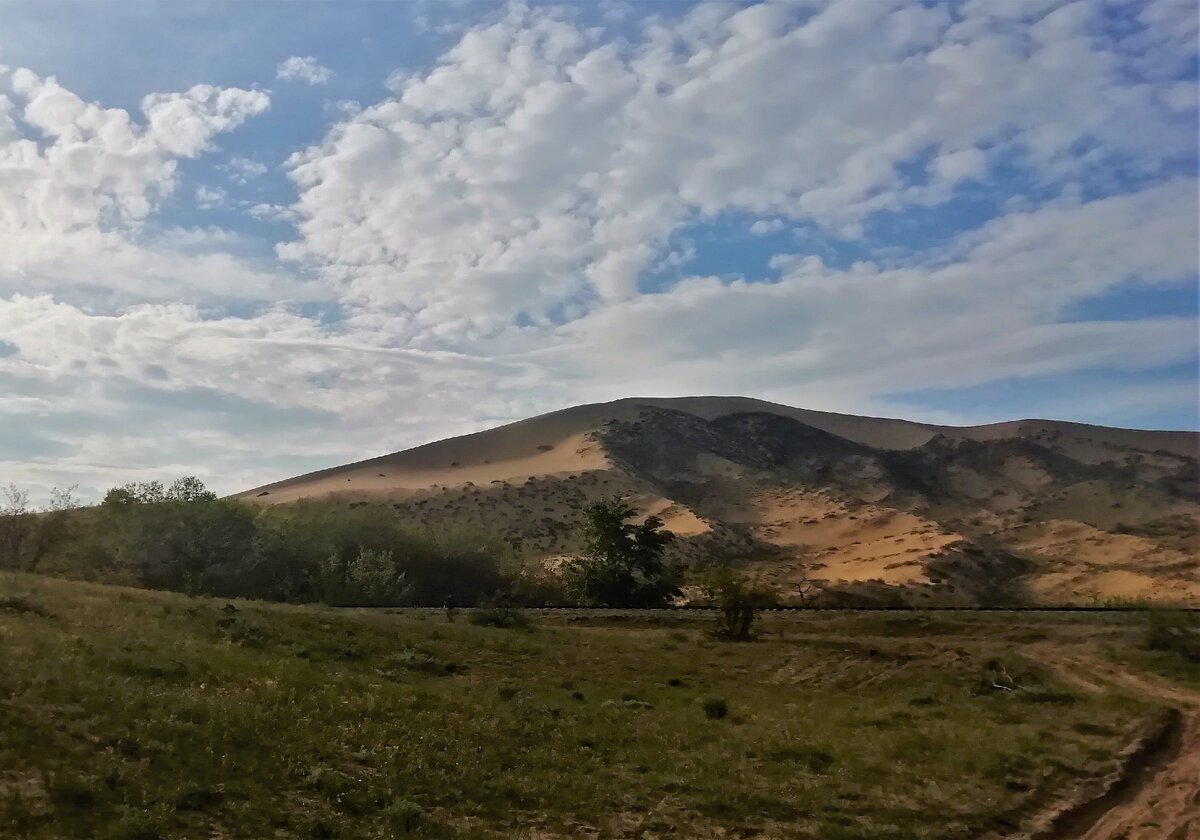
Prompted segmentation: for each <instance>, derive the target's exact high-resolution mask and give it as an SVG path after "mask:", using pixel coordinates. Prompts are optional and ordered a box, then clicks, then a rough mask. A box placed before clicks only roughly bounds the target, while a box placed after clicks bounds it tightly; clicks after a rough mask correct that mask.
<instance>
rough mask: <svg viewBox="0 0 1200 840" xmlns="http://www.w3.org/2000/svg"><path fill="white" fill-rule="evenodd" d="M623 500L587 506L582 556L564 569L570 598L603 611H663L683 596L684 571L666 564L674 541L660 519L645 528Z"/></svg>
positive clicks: (649, 520)
mask: <svg viewBox="0 0 1200 840" xmlns="http://www.w3.org/2000/svg"><path fill="white" fill-rule="evenodd" d="M636 514H637V512H636V511H635V510H634V509H633V508H632V507H630V505H629V501H628V500H627V499H625V498H624V497H622V496H614V497H612V498H609V499H601V500H599V501H596V502H593V503H592V504H590V505H588V507H587V509H586V511H585V517H586V518H585V522H584V526H583V534H582V536H583V552H582V554H581V555H580V556H579V557H576V558H574V559H572V560H571V561H569V562H568V563H567V565H566V567H565V569H564V582H565V584H566V587H567V590H568V592H569V593H570V594H571V595H572V596H573V597H574V598H575V599H576V600H578V601H579V602H581V603H584V604H588V605H591V606H604V607H661V606H665V605H667V604H668V603H670V602H671V599H673V598H675V597H676V596H678V595H679V594H680V590H679V578H680V574H679V569H678V568H676V567H675V566H673V565H671V564H668V563H667V562H666V560H665V558H664V552H665V549H666V547H667V545H669V544H670V542H671V541H672V540H673V539H674V538H675V535H674V534H672V533H671V532H670V531H668V530H666V529H664V528H663V527H662V520H661V519H659V518H658V517H657V516H648V517H646V519H645V521H643V522H642V523H641V524H633V523H631V522H628V521H627V520H629V519H632V518H633V517H634V516H636Z"/></svg>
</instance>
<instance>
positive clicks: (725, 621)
mask: <svg viewBox="0 0 1200 840" xmlns="http://www.w3.org/2000/svg"><path fill="white" fill-rule="evenodd" d="M704 591H705V594H706V595H707V597H708V598H709V599H710V600H711V601H712V602H713V604H714V606H716V608H717V636H718V637H719V638H722V639H728V640H730V641H747V640H749V639H752V638H753V637H754V636H753V632H752V628H753V625H754V618H755V616H756V615H757V613H758V610H759V609H760V608H762V607H764V606H766V605H767V604H769V603H770V601H771V598H770V595H769V593H768V592H767V591H766V590H765V589H762V588H760V587H757V586H755V585H754V584H752V583H751V582H750V581H749V580H748V579H747V578H745V577H743V576H741V575H738V574H737V573H735V572H734V571H733V569H732V568H730V567H729V566H721V567H719V568H718V569H716V570H714V571H713V572H712V573H711V574H710V576H709V579H708V581H707V582H706V584H705V586H704Z"/></svg>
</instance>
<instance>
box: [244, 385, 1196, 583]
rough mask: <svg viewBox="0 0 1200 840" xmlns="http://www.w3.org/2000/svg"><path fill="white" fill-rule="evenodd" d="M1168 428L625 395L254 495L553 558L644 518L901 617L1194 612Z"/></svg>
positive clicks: (681, 550) (1176, 457)
mask: <svg viewBox="0 0 1200 840" xmlns="http://www.w3.org/2000/svg"><path fill="white" fill-rule="evenodd" d="M1198 449H1200V437H1198V436H1197V435H1195V434H1192V433H1185V432H1154V431H1136V430H1126V429H1109V428H1104V427H1097V426H1087V425H1082V424H1075V423H1064V422H1057V421H1048V420H1025V421H1016V422H1011V423H1000V424H993V425H987V426H975V427H939V426H933V425H928V424H921V423H912V422H908V421H904V420H894V419H884V418H872V417H854V416H848V415H838V414H830V413H826V412H815V411H807V410H804V409H797V408H791V407H789V406H782V405H777V404H774V403H768V402H763V401H760V400H752V399H747V398H741V397H688V398H678V399H654V398H646V399H627V400H619V401H616V402H612V403H604V404H597V405H586V406H578V407H575V408H570V409H566V410H564V411H559V412H554V413H552V414H547V415H543V416H540V417H534V418H531V419H529V420H524V421H521V422H518V423H513V424H510V425H507V426H502V427H500V428H497V429H493V430H490V431H486V432H480V433H477V434H473V435H466V436H463V437H458V438H452V439H449V440H444V441H438V442H436V443H431V444H428V445H426V446H421V447H417V448H415V449H411V450H407V451H404V452H399V453H395V454H392V455H385V456H383V457H380V458H374V459H371V460H368V461H362V462H359V463H356V464H350V465H346V466H344V467H336V468H333V469H329V470H323V471H320V472H316V473H310V474H308V475H304V476H299V477H296V478H292V479H288V480H286V481H281V482H277V483H275V484H270V485H265V486H263V487H259V488H255V489H253V490H250V491H247V492H246V493H244V494H241V495H242V497H243V498H247V499H252V500H256V501H259V502H263V503H284V502H289V501H294V500H297V499H301V498H333V499H339V500H344V501H345V502H347V503H350V504H354V503H360V502H364V501H387V502H389V503H391V504H392V505H393V506H394V507H395V509H396V511H397V514H398V515H401V516H404V517H407V518H412V519H415V520H418V521H421V522H424V523H426V524H428V525H431V526H436V527H445V526H451V525H464V524H465V525H471V526H476V527H481V528H485V529H488V530H494V531H497V532H499V533H502V534H503V535H504V536H505V538H506V539H508V540H509V541H510V542H511V543H512V544H513V545H514V546H515V547H516V548H518V549H519V550H521V551H523V552H526V553H528V554H530V555H533V556H547V557H549V556H553V555H556V554H560V553H562V552H564V551H569V550H570V547H571V542H572V534H573V532H574V529H575V527H576V526H577V525H578V523H579V521H580V519H581V516H582V509H583V507H584V505H585V504H586V503H587V502H588V501H589V500H591V499H594V498H597V497H599V496H602V495H607V494H611V493H615V492H620V493H625V494H628V495H630V496H631V497H633V498H634V499H635V501H636V502H637V503H638V505H639V507H640V509H642V510H643V511H645V512H647V513H657V514H659V515H660V516H662V517H663V519H664V520H665V521H666V522H667V525H668V527H670V528H671V529H672V530H674V531H676V533H677V534H679V535H680V536H681V537H682V538H683V539H682V540H680V541H679V543H678V544H677V546H676V549H675V550H676V552H677V553H678V555H679V556H680V557H681V558H683V559H685V560H688V561H691V562H693V563H703V562H707V561H711V560H712V559H713V558H714V557H722V558H729V559H733V560H737V561H739V562H741V563H743V564H745V565H746V566H747V568H749V569H751V570H752V571H753V572H754V573H755V574H757V575H759V576H760V577H761V578H763V579H764V580H765V581H768V582H770V583H771V584H772V585H773V586H775V587H776V588H777V589H778V590H779V591H780V592H781V593H783V594H784V595H785V596H787V595H789V594H790V595H793V596H795V595H797V594H798V593H799V591H800V590H801V589H802V588H804V587H803V582H804V581H806V580H816V581H819V582H821V583H822V585H823V586H824V587H825V588H828V589H838V590H843V591H845V590H852V591H856V592H857V593H858V595H859V596H860V597H863V596H870V597H874V598H877V599H884V600H886V599H897V598H899V599H903V600H905V601H909V602H918V603H924V602H938V603H980V602H997V603H999V602H1008V601H1013V600H1035V601H1041V602H1050V603H1079V602H1087V601H1089V600H1093V599H1096V598H1101V599H1103V598H1111V597H1136V598H1153V599H1158V600H1164V601H1176V602H1186V603H1192V604H1200V569H1198V568H1197V566H1198V563H1197V559H1196V558H1197V547H1198V546H1197V523H1198V522H1200V490H1198V487H1197V451H1198Z"/></svg>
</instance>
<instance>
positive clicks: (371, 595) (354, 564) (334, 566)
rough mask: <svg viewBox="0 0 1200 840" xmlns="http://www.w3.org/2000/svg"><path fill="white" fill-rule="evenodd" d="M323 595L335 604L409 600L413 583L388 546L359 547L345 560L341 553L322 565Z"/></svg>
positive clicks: (370, 604)
mask: <svg viewBox="0 0 1200 840" xmlns="http://www.w3.org/2000/svg"><path fill="white" fill-rule="evenodd" d="M320 581H321V583H320V588H321V599H322V600H323V601H324V602H325V603H327V604H333V605H335V606H353V607H383V606H392V605H397V604H403V603H406V602H407V601H408V600H409V598H410V597H411V596H412V587H411V586H409V584H408V582H407V580H406V579H405V575H404V572H402V571H400V569H399V568H398V567H397V564H396V562H395V561H394V560H393V559H392V552H391V551H389V550H386V549H383V550H373V549H370V548H359V550H358V555H357V556H355V557H351V558H350V559H349V560H345V559H343V558H342V557H339V556H338V555H337V554H334V555H332V556H330V557H329V558H328V559H327V560H326V561H325V563H323V564H322V566H321V578H320Z"/></svg>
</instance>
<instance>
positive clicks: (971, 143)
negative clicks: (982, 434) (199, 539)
mask: <svg viewBox="0 0 1200 840" xmlns="http://www.w3.org/2000/svg"><path fill="white" fill-rule="evenodd" d="M1196 31H1197V12H1196V9H1195V5H1194V3H1192V2H1191V1H1190V0H1149V1H1148V2H1126V1H1125V0H1076V2H1055V0H989V2H981V0H961V2H925V3H917V2H911V0H870V1H869V2H856V1H855V0H803V2H779V3H773V2H768V3H748V2H746V3H696V4H687V3H673V4H663V3H641V4H637V3H624V2H619V0H613V2H601V3H590V2H589V3H580V4H550V3H545V4H522V3H458V2H424V3H420V2H413V3H378V2H337V3H332V2H304V3H301V2H289V3H242V2H238V3H217V2H164V3H153V2H138V3H135V2H124V3H121V2H118V3H106V4H99V3H90V2H86V3H84V2H81V3H72V2H55V3H42V2H24V0H0V66H3V71H2V72H0V482H7V481H14V482H17V483H18V484H22V485H27V486H30V487H32V488H33V489H34V491H35V494H36V493H45V492H47V491H48V490H49V488H50V487H52V486H54V485H59V486H63V485H68V484H76V483H77V484H79V485H80V488H81V490H82V491H83V493H84V494H85V495H88V494H92V495H94V494H95V493H98V492H100V491H101V490H102V489H103V488H104V487H106V486H108V485H110V484H115V483H120V482H123V481H129V480H143V479H147V478H153V477H168V476H171V475H174V474H178V473H181V472H189V473H197V474H199V475H201V476H202V477H203V478H204V479H205V480H207V481H208V482H209V483H210V484H212V485H213V486H215V487H217V488H218V489H220V490H222V491H234V490H237V489H240V488H242V487H244V486H250V485H253V484H257V483H261V482H263V481H267V480H270V479H273V478H277V477H280V476H283V475H288V474H291V473H295V472H299V471H302V470H305V469H311V468H316V467H319V466H325V465H329V464H333V463H338V462H342V461H346V460H354V459H358V458H362V457H367V456H370V455H374V454H379V453H382V452H386V451H392V450H396V449H401V448H405V447H408V446H412V445H416V444H419V443H422V442H424V441H427V440H431V439H436V438H440V437H444V436H447V435H450V434H457V433H462V432H466V431H472V430H475V429H479V428H483V427H486V426H488V425H492V424H495V423H498V422H504V421H507V420H512V419H518V418H520V417H523V416H528V415H531V414H535V413H539V412H542V411H546V410H551V409H554V408H559V407H562V406H564V405H568V404H572V403H577V402H587V401H594V400H603V399H614V398H618V397H622V396H629V395H637V394H646V395H650V394H653V395H682V394H707V393H725V394H735V393H736V394H744V395H749V396H758V397H763V398H767V399H772V400H776V401H781V402H786V403H790V404H794V405H800V406H806V407H811V408H819V409H826V410H834V411H845V412H849V413H870V414H877V415H894V416H904V417H910V418H913V419H920V420H928V421H932V422H945V423H979V422H990V421H997V420H1004V419H1012V418H1017V417H1029V416H1039V417H1057V418H1063V419H1070V420H1077V421H1083V422H1093V423H1101V424H1111V425H1127V426H1137V427H1151V428H1177V429H1196V428H1197V427H1198V426H1200V416H1198V408H1197V405H1198V395H1197V385H1196V383H1197V366H1198V364H1200V359H1198V354H1197V317H1198V305H1197V238H1196V230H1197V216H1198V209H1197V181H1196V179H1197V154H1196V149H1197V140H1198V132H1197V79H1196V68H1197V56H1196V42H1197V38H1196Z"/></svg>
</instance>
